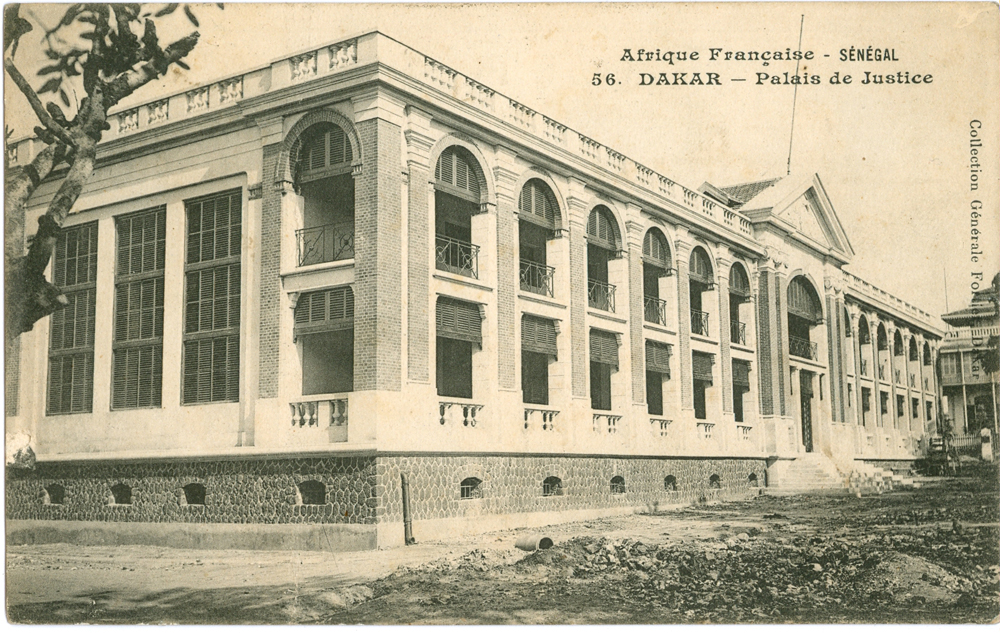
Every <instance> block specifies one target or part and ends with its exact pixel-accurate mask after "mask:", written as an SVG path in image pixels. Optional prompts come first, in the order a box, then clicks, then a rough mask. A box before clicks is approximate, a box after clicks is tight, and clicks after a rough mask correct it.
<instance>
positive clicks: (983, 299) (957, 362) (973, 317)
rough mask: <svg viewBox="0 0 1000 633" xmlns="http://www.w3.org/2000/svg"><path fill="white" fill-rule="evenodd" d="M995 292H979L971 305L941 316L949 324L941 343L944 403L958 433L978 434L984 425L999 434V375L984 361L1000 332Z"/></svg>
mask: <svg viewBox="0 0 1000 633" xmlns="http://www.w3.org/2000/svg"><path fill="white" fill-rule="evenodd" d="M995 292H996V290H995V288H991V289H987V290H984V291H980V292H977V293H975V294H974V295H973V297H972V302H971V303H970V304H969V306H968V307H966V308H962V309H961V310H955V311H954V312H949V313H948V314H944V315H942V316H941V318H942V319H943V320H944V321H945V322H946V323H947V324H948V325H949V326H950V327H949V328H948V331H947V332H945V334H944V340H943V341H942V343H941V392H942V395H943V396H944V397H943V399H942V402H943V403H946V409H945V411H944V413H945V415H946V416H947V419H948V420H949V422H950V423H951V425H952V428H953V431H954V433H956V434H958V435H978V434H979V432H980V430H981V429H984V428H985V429H990V430H991V431H993V433H994V434H995V433H996V411H997V393H996V390H997V388H998V387H997V381H998V378H1000V377H998V376H997V375H996V374H995V373H990V372H989V371H988V369H987V367H984V366H983V363H982V362H981V361H982V356H983V354H984V352H985V350H986V349H987V348H988V346H990V345H993V346H995V345H996V341H997V336H998V335H1000V327H998V320H1000V316H998V315H997V305H996V304H995V303H994V302H993V301H992V300H991V299H990V296H991V295H992V294H993V293H995ZM994 349H995V347H994ZM994 437H996V436H995V435H994Z"/></svg>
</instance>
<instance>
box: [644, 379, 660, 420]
mask: <svg viewBox="0 0 1000 633" xmlns="http://www.w3.org/2000/svg"><path fill="white" fill-rule="evenodd" d="M646 410H647V412H648V413H649V415H663V374H661V373H659V372H656V371H649V370H648V369H647V370H646Z"/></svg>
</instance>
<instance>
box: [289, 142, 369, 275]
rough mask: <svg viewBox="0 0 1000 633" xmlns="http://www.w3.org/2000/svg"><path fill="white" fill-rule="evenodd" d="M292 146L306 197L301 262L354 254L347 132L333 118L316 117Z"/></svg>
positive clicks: (299, 239) (300, 234)
mask: <svg viewBox="0 0 1000 633" xmlns="http://www.w3.org/2000/svg"><path fill="white" fill-rule="evenodd" d="M293 152H294V153H293V157H294V163H293V166H294V178H295V184H296V187H297V188H298V190H299V193H301V194H302V202H303V207H302V228H301V229H300V230H298V231H296V242H297V248H298V263H299V266H310V265H313V264H321V263H325V262H333V261H339V260H344V259H353V258H354V177H353V176H352V175H351V161H352V159H353V155H352V150H351V143H350V140H349V139H348V138H347V134H346V133H345V132H344V130H343V129H341V128H340V127H339V126H337V125H335V124H333V123H328V122H324V123H317V124H316V125H313V126H311V127H310V128H309V129H307V130H306V131H305V132H304V133H303V134H302V136H301V138H300V140H299V142H298V145H297V146H296V147H294V148H293Z"/></svg>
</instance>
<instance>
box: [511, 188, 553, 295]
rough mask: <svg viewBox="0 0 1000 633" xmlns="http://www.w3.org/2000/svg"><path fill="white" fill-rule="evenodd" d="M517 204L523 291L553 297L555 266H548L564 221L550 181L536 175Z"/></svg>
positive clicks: (523, 189) (522, 191) (522, 192)
mask: <svg viewBox="0 0 1000 633" xmlns="http://www.w3.org/2000/svg"><path fill="white" fill-rule="evenodd" d="M517 207H518V211H519V213H518V246H519V249H520V259H521V261H520V274H521V290H524V291H525V292H531V293H534V294H539V295H546V296H549V297H551V296H553V295H554V290H555V286H554V282H553V279H554V275H555V268H554V267H552V266H549V265H548V241H549V240H551V239H552V238H553V237H555V235H556V232H557V231H558V230H559V226H560V223H561V218H560V213H559V205H558V204H557V203H556V197H555V195H554V194H553V193H552V190H551V189H550V188H549V186H548V185H547V184H545V183H544V182H543V181H541V180H540V179H538V178H532V179H531V180H529V181H528V182H526V183H525V184H524V187H523V188H522V189H521V195H520V197H519V198H518V204H517Z"/></svg>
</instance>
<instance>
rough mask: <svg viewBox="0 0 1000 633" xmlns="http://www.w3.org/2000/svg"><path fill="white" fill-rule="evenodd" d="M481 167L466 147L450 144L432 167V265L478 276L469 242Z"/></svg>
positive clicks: (476, 258)
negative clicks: (433, 253) (433, 252)
mask: <svg viewBox="0 0 1000 633" xmlns="http://www.w3.org/2000/svg"><path fill="white" fill-rule="evenodd" d="M481 171H482V170H481V168H480V166H479V163H478V162H476V159H475V158H473V157H472V154H471V153H470V152H469V150H467V149H465V148H464V147H460V146H457V145H453V146H451V147H449V148H447V149H445V150H444V151H443V152H442V153H441V156H440V157H438V161H437V165H436V166H435V167H434V232H435V235H436V238H435V266H436V267H437V269H438V270H444V271H447V272H451V273H455V274H457V275H462V276H465V277H472V278H473V279H478V278H479V247H478V246H477V245H475V244H474V243H473V235H472V216H474V215H477V214H478V213H479V212H480V210H481V207H482V194H481V192H482V186H481V184H480V174H481Z"/></svg>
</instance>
